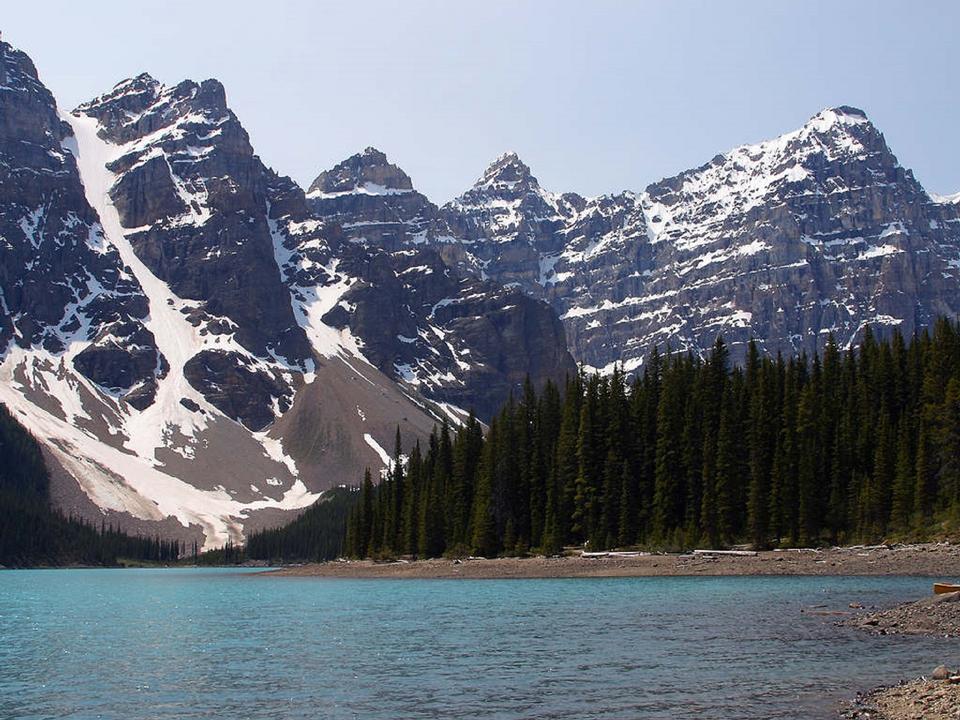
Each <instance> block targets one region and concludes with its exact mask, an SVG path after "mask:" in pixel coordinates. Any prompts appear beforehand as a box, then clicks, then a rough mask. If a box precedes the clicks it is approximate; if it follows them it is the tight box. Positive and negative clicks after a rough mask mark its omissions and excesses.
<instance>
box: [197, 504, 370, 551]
mask: <svg viewBox="0 0 960 720" xmlns="http://www.w3.org/2000/svg"><path fill="white" fill-rule="evenodd" d="M360 492H361V491H358V490H357V489H356V488H346V487H339V488H334V489H333V490H328V491H327V492H325V493H323V495H322V496H321V498H320V499H319V500H317V502H315V503H314V504H313V505H311V506H310V507H309V508H307V509H306V510H305V511H304V512H303V514H302V515H300V516H299V517H298V518H297V519H296V520H294V521H293V522H291V523H290V524H289V525H286V526H284V527H282V528H275V529H270V530H260V531H259V532H254V533H251V534H250V537H249V538H248V539H247V545H246V548H245V555H246V557H245V559H249V560H267V561H269V562H273V563H284V562H310V561H319V560H330V559H333V558H336V557H339V556H340V555H342V554H343V547H344V542H345V540H344V536H345V535H347V533H348V530H347V515H348V514H349V513H350V511H351V510H352V509H353V507H354V505H356V504H357V500H358V496H359V495H360ZM367 492H368V493H369V492H370V490H369V488H368V490H367ZM225 549H227V548H225ZM204 555H206V553H204ZM229 562H230V559H229V558H225V559H224V563H225V564H228V563H229Z"/></svg>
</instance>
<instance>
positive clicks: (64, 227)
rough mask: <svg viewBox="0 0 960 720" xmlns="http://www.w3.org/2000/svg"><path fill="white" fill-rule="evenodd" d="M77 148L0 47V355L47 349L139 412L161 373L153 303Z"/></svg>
mask: <svg viewBox="0 0 960 720" xmlns="http://www.w3.org/2000/svg"><path fill="white" fill-rule="evenodd" d="M72 140H73V138H72V137H71V130H70V127H69V126H68V125H66V124H65V123H64V122H62V121H61V120H60V118H59V116H58V114H57V106H56V102H55V101H54V99H53V96H52V95H51V94H50V91H49V90H47V88H46V87H44V86H43V84H42V83H41V82H40V81H39V79H38V77H37V72H36V69H35V68H34V65H33V63H32V62H31V60H30V59H29V58H28V57H27V56H26V55H25V54H24V53H22V52H20V51H18V50H15V49H14V48H13V47H11V46H10V45H9V44H7V43H0V195H2V198H3V202H2V204H0V353H3V352H4V351H5V350H7V349H8V348H9V347H10V345H11V344H15V345H17V346H19V347H20V348H23V349H28V348H32V347H41V348H43V349H44V350H45V351H46V352H48V353H50V354H51V355H52V356H53V357H54V358H62V360H63V362H65V363H69V364H70V365H72V366H74V367H76V368H77V369H78V370H79V371H80V372H81V373H82V374H83V375H84V376H85V377H86V378H88V379H89V380H91V381H93V382H94V383H96V384H97V385H99V386H101V387H102V388H104V389H106V390H109V391H111V392H115V393H118V394H120V395H122V396H126V397H127V399H128V400H130V401H131V402H134V403H136V404H143V403H146V402H149V401H150V398H151V397H152V392H153V389H154V384H155V381H154V373H155V372H156V371H157V370H158V368H159V367H160V364H161V359H160V357H159V354H158V352H157V348H156V345H155V343H154V338H153V335H152V334H151V333H150V331H148V330H147V329H146V328H145V327H144V324H143V319H144V318H145V317H146V315H147V301H146V298H145V297H144V295H143V293H142V291H141V289H140V287H139V285H138V284H137V282H136V281H135V279H133V278H132V277H131V275H130V272H129V269H128V268H126V267H125V266H124V264H123V262H122V260H121V259H120V256H119V255H118V253H117V252H116V250H115V249H113V248H111V247H110V246H109V245H108V244H107V243H106V241H105V239H104V235H103V230H102V227H101V226H100V223H99V218H98V217H97V215H96V213H95V212H94V211H93V209H92V208H91V207H90V205H89V204H88V203H87V201H86V198H85V196H84V189H83V185H82V184H81V181H80V176H79V172H78V170H77V164H76V161H75V159H74V155H73V154H72V152H71V151H70V148H71V147H72Z"/></svg>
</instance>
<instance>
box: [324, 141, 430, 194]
mask: <svg viewBox="0 0 960 720" xmlns="http://www.w3.org/2000/svg"><path fill="white" fill-rule="evenodd" d="M412 190H413V181H411V180H410V176H409V175H407V174H406V173H405V172H404V171H403V170H401V169H400V168H399V167H397V166H396V165H394V164H392V163H391V162H390V161H389V160H387V156H386V155H385V154H384V153H382V152H381V151H380V150H377V149H376V148H374V147H368V148H366V149H365V150H364V151H363V152H360V153H357V154H356V155H351V156H350V157H348V158H347V159H346V160H344V161H343V162H341V163H339V164H337V165H335V166H334V167H333V168H331V169H330V170H326V171H324V172H322V173H320V174H319V175H318V176H317V178H316V180H314V181H313V182H312V183H311V184H310V188H309V190H308V196H309V197H322V196H324V195H330V194H334V193H336V194H342V193H354V192H358V193H363V194H367V195H394V194H397V193H404V192H411V191H412Z"/></svg>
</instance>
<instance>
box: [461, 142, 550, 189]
mask: <svg viewBox="0 0 960 720" xmlns="http://www.w3.org/2000/svg"><path fill="white" fill-rule="evenodd" d="M518 184H522V185H529V186H531V187H537V186H538V183H537V179H536V178H535V177H534V176H533V174H532V173H531V172H530V167H529V166H528V165H527V164H526V163H525V162H523V161H522V160H521V159H520V156H519V155H517V153H516V152H513V151H512V150H511V151H509V152H505V153H504V154H503V155H501V156H500V157H498V158H497V159H496V160H494V161H493V162H492V163H491V164H490V166H489V167H487V169H486V170H485V171H484V173H483V175H481V176H480V179H479V180H477V182H476V183H475V184H474V187H475V188H492V187H495V186H506V187H508V188H512V187H514V186H516V185H518Z"/></svg>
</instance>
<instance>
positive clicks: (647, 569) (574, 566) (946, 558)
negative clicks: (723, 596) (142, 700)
mask: <svg viewBox="0 0 960 720" xmlns="http://www.w3.org/2000/svg"><path fill="white" fill-rule="evenodd" d="M260 575H261V576H263V577H270V576H273V577H332V578H354V579H361V578H395V579H403V578H415V579H456V578H462V579H477V580H480V579H508V578H514V579H546V578H578V577H583V578H602V577H611V578H624V577H727V576H784V575H788V576H793V575H796V576H800V575H810V576H835V575H851V576H868V575H913V576H917V577H929V578H931V579H933V578H936V579H944V578H954V577H956V578H960V545H953V544H948V543H942V544H939V543H938V544H929V543H928V544H921V545H894V546H889V547H888V546H875V547H863V546H854V547H846V548H841V547H835V548H826V549H822V550H813V549H800V550H765V551H760V552H757V553H746V554H736V555H735V554H726V553H724V554H716V555H711V554H709V553H700V554H640V555H636V556H631V555H629V554H616V553H615V554H611V555H603V556H599V557H598V556H582V555H566V556H562V557H542V556H540V557H530V558H493V559H483V558H471V559H464V560H451V559H431V560H410V561H407V560H398V561H393V562H374V561H371V560H332V561H328V562H322V563H308V564H303V565H289V566H285V567H281V568H279V569H276V570H268V571H266V572H263V573H260Z"/></svg>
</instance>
